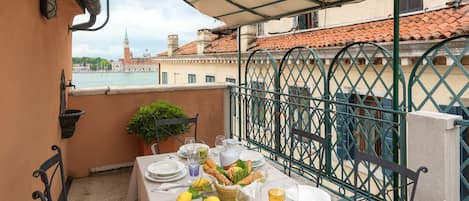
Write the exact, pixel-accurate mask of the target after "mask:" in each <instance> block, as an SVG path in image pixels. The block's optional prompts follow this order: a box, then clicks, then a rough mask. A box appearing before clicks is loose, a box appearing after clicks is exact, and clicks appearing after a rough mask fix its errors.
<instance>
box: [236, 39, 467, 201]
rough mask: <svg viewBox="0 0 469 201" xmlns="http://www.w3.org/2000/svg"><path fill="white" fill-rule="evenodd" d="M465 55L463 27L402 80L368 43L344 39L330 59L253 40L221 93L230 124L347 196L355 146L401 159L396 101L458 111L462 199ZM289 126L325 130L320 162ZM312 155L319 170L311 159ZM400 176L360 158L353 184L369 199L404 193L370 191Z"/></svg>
mask: <svg viewBox="0 0 469 201" xmlns="http://www.w3.org/2000/svg"><path fill="white" fill-rule="evenodd" d="M467 55H469V35H462V36H457V37H454V38H451V39H447V40H443V41H441V42H440V43H438V44H436V45H435V46H434V47H432V48H430V49H429V50H428V51H426V52H425V53H424V55H423V56H422V57H421V58H420V59H419V60H418V61H417V62H416V64H415V66H414V67H413V69H412V72H411V74H410V79H409V86H408V88H406V86H405V78H404V73H403V72H402V70H401V69H400V68H399V72H398V73H397V74H398V75H399V79H397V80H398V81H397V83H396V82H395V81H394V80H395V79H394V74H395V71H393V68H395V66H394V65H395V62H394V61H395V59H393V56H392V54H391V53H390V51H388V50H386V49H385V48H384V47H382V46H379V45H376V44H373V43H362V42H359V43H352V44H349V45H347V46H346V47H344V48H343V49H342V50H340V52H339V53H337V55H336V56H335V57H334V60H333V62H332V64H331V65H330V66H326V65H325V64H324V63H323V60H322V59H321V58H320V57H319V56H318V54H317V53H316V52H315V51H314V50H312V49H309V48H306V47H295V48H292V49H290V50H289V51H287V53H286V54H285V55H284V56H283V57H282V58H281V59H278V58H275V57H274V56H273V55H272V54H271V53H270V52H269V51H268V50H256V51H254V52H253V53H252V54H251V55H250V57H249V59H248V62H247V64H246V68H245V69H244V77H243V79H241V80H240V84H239V85H238V86H233V87H232V90H231V93H230V102H231V103H232V105H233V107H232V108H231V111H230V114H231V115H233V116H234V117H235V118H232V119H231V125H230V128H232V132H231V133H232V135H233V136H237V137H238V138H239V139H240V140H242V141H244V142H246V143H247V146H250V147H253V148H257V149H259V150H260V151H261V152H263V153H265V154H266V155H267V156H268V157H269V158H270V159H272V160H274V161H277V162H278V163H279V164H280V165H284V167H285V168H287V165H288V162H289V156H290V155H292V156H293V158H292V164H293V165H294V166H296V167H297V168H296V171H297V173H299V174H301V175H303V176H304V177H306V178H308V175H309V174H304V173H305V172H309V173H310V174H315V175H322V176H323V179H322V180H321V181H320V183H321V185H322V186H323V187H325V188H328V189H329V190H331V191H332V192H335V193H336V194H338V195H340V196H342V197H349V196H350V195H351V194H350V193H351V189H352V188H353V186H354V182H353V176H354V172H353V171H352V167H353V164H354V151H355V150H359V151H362V152H367V153H369V154H372V155H376V156H379V157H382V158H384V159H386V160H389V161H394V162H395V163H398V164H401V165H403V166H406V150H405V148H406V141H405V139H406V108H407V106H406V105H408V110H409V111H418V110H430V111H431V110H433V111H438V112H445V113H451V114H457V115H461V116H462V117H463V118H462V120H460V121H457V124H459V125H460V126H461V127H462V129H461V130H462V133H461V143H460V144H461V200H469V135H468V134H469V132H468V129H467V126H468V125H469V108H467V99H465V98H467V97H469V90H468V88H469V72H468V69H467V67H466V66H465V65H469V60H468V59H467V57H465V56H467ZM240 72H241V71H240ZM326 72H327V73H326ZM396 86H397V87H399V88H400V90H396V89H395V87H396ZM405 89H407V91H406V90H405ZM396 91H397V93H399V95H398V96H396V94H395V93H396ZM406 95H407V96H406ZM406 97H408V100H406ZM396 99H397V100H396ZM465 101H466V102H465ZM396 102H397V104H398V105H395V103H396ZM406 103H407V104H406ZM396 108H397V109H396ZM293 128H295V129H300V130H304V131H307V132H310V133H312V134H313V135H319V136H322V137H328V138H327V139H329V142H328V145H327V147H326V156H325V159H324V161H323V164H320V163H321V162H320V161H318V160H319V157H318V152H317V145H316V144H314V143H312V142H308V141H305V139H302V138H294V139H293V138H292V137H290V134H289V132H290V130H291V129H293ZM292 141H293V142H294V144H295V146H294V147H291V142H292ZM319 165H325V167H326V168H325V170H324V171H320V172H318V171H317V170H315V169H316V168H313V167H318V166H319ZM403 183H405V181H402V180H401V179H400V178H399V177H398V175H394V174H391V173H389V172H386V171H384V170H382V169H380V168H379V167H375V166H361V167H360V174H359V175H358V187H359V188H360V190H359V191H358V192H359V193H360V194H361V195H362V196H364V197H367V199H372V200H405V199H406V193H407V192H406V189H405V188H402V189H399V190H398V191H394V193H385V194H382V193H380V192H390V190H391V189H396V187H397V186H399V185H402V184H403Z"/></svg>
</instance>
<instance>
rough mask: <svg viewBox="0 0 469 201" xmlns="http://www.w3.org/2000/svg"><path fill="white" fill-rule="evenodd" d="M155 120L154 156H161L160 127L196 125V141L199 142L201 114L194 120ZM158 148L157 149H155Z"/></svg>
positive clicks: (152, 149)
mask: <svg viewBox="0 0 469 201" xmlns="http://www.w3.org/2000/svg"><path fill="white" fill-rule="evenodd" d="M153 118H154V119H155V143H153V144H152V145H151V152H152V153H153V154H160V153H161V152H160V143H159V140H158V127H160V126H168V125H178V124H190V123H193V124H194V139H195V140H197V120H198V118H199V114H196V115H195V117H193V118H180V119H156V117H155V116H153ZM155 147H156V148H155Z"/></svg>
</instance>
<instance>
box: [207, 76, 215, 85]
mask: <svg viewBox="0 0 469 201" xmlns="http://www.w3.org/2000/svg"><path fill="white" fill-rule="evenodd" d="M205 82H206V83H210V82H215V76H213V75H206V76H205Z"/></svg>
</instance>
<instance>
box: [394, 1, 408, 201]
mask: <svg viewBox="0 0 469 201" xmlns="http://www.w3.org/2000/svg"><path fill="white" fill-rule="evenodd" d="M399 18H400V0H394V40H393V88H392V89H393V91H392V98H393V99H392V103H393V110H394V111H399V78H400V75H399V59H400V57H399ZM393 121H394V122H396V123H398V122H399V115H398V114H397V113H394V115H393ZM397 128H398V127H397V126H396V127H395V129H393V130H394V131H397V130H398V129H397ZM397 135H398V133H397V132H394V134H393V137H392V143H393V146H392V147H393V160H394V162H395V163H399V147H398V143H399V139H398V136H397ZM404 163H405V161H404ZM398 183H399V176H398V175H397V174H395V173H394V174H393V184H394V187H397V186H398V185H399V184H398ZM398 198H399V194H398V192H397V191H395V192H394V200H397V199H398Z"/></svg>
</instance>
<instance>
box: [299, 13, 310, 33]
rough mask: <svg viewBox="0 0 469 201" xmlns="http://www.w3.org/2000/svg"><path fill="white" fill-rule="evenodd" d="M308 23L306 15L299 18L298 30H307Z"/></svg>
mask: <svg viewBox="0 0 469 201" xmlns="http://www.w3.org/2000/svg"><path fill="white" fill-rule="evenodd" d="M307 28H308V27H307V22H306V15H305V14H303V15H299V16H298V29H300V30H301V29H307Z"/></svg>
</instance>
